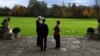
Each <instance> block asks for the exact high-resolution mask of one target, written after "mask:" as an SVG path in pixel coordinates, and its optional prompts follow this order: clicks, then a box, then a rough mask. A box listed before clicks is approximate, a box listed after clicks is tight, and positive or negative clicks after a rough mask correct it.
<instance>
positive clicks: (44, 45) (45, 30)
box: [40, 19, 48, 51]
mask: <svg viewBox="0 0 100 56" xmlns="http://www.w3.org/2000/svg"><path fill="white" fill-rule="evenodd" d="M40 36H41V51H45V50H46V48H47V36H48V25H47V24H46V23H45V19H43V20H42V24H41V25H40Z"/></svg>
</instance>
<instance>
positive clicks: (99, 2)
mask: <svg viewBox="0 0 100 56" xmlns="http://www.w3.org/2000/svg"><path fill="white" fill-rule="evenodd" d="M94 1H95V6H96V11H97V18H98V17H99V9H100V0H94Z"/></svg>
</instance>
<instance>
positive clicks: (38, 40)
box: [36, 16, 41, 46]
mask: <svg viewBox="0 0 100 56" xmlns="http://www.w3.org/2000/svg"><path fill="white" fill-rule="evenodd" d="M40 20H41V16H38V19H37V20H36V32H37V46H40V44H41V43H40V31H39V29H40V27H39V26H40V24H41V22H40Z"/></svg>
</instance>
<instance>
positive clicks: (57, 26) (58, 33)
mask: <svg viewBox="0 0 100 56" xmlns="http://www.w3.org/2000/svg"><path fill="white" fill-rule="evenodd" d="M54 35H60V25H56V26H55V27H54Z"/></svg>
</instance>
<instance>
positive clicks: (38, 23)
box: [36, 20, 41, 33]
mask: <svg viewBox="0 0 100 56" xmlns="http://www.w3.org/2000/svg"><path fill="white" fill-rule="evenodd" d="M40 24H41V23H40V21H39V20H36V32H37V33H39V26H40Z"/></svg>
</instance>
